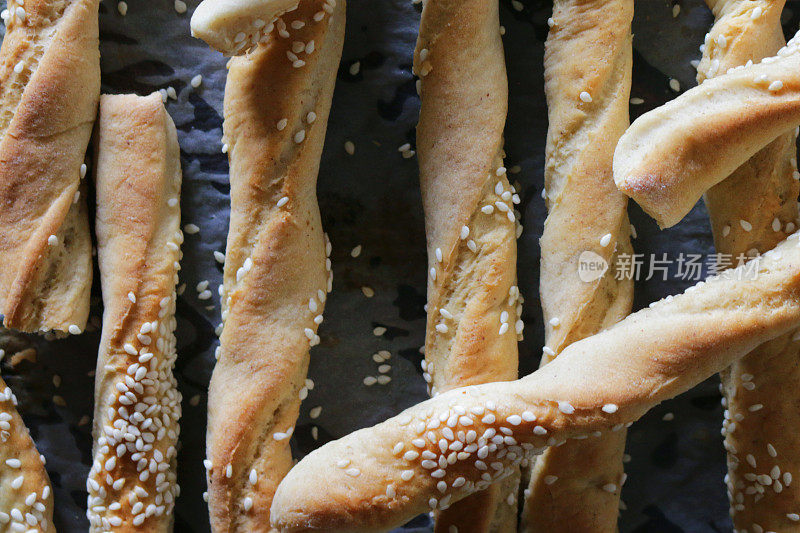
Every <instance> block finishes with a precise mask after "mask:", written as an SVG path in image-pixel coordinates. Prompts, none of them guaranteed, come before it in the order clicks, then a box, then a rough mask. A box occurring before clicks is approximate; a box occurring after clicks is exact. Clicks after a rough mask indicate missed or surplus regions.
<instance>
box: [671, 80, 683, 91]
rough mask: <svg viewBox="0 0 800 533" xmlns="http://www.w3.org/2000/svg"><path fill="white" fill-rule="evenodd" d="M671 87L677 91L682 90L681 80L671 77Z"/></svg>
mask: <svg viewBox="0 0 800 533" xmlns="http://www.w3.org/2000/svg"><path fill="white" fill-rule="evenodd" d="M669 88H670V89H672V90H673V91H675V92H676V93H678V92H680V91H681V82H679V81H678V80H676V79H675V78H670V80H669Z"/></svg>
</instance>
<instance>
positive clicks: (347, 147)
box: [344, 141, 356, 155]
mask: <svg viewBox="0 0 800 533" xmlns="http://www.w3.org/2000/svg"><path fill="white" fill-rule="evenodd" d="M344 151H345V152H347V154H348V155H353V154H355V153H356V145H355V144H353V141H345V142H344Z"/></svg>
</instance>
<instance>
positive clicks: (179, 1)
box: [175, 0, 186, 14]
mask: <svg viewBox="0 0 800 533" xmlns="http://www.w3.org/2000/svg"><path fill="white" fill-rule="evenodd" d="M175 11H177V12H178V13H179V14H183V13H186V2H184V1H183V0H175Z"/></svg>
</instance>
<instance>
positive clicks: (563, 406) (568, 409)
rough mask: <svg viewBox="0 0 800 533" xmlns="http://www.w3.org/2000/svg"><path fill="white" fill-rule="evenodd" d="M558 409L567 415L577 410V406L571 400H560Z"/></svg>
mask: <svg viewBox="0 0 800 533" xmlns="http://www.w3.org/2000/svg"><path fill="white" fill-rule="evenodd" d="M558 410H559V411H561V412H562V413H564V414H565V415H571V414H572V413H574V412H575V408H574V407H572V404H570V403H569V402H558Z"/></svg>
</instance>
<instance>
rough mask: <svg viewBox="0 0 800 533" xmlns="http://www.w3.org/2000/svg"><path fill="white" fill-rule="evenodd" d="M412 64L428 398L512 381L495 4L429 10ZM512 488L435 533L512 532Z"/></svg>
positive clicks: (513, 343) (432, 2) (441, 4)
mask: <svg viewBox="0 0 800 533" xmlns="http://www.w3.org/2000/svg"><path fill="white" fill-rule="evenodd" d="M414 59H415V68H414V71H415V73H416V74H417V75H418V76H420V89H421V91H420V94H421V99H422V107H421V109H420V120H419V126H418V129H417V154H418V158H419V166H420V182H421V187H422V201H423V206H424V208H425V224H426V233H427V236H428V264H429V267H430V272H429V275H428V307H427V313H428V321H427V329H426V331H427V335H426V339H425V364H424V365H423V366H424V368H423V370H424V376H425V379H426V381H427V382H428V384H429V392H430V393H431V394H432V395H434V396H435V395H437V394H439V393H441V392H445V391H448V390H450V389H453V388H456V387H461V386H465V385H473V384H478V383H485V382H488V381H509V380H513V379H516V378H517V335H518V334H521V333H522V323H521V322H520V321H518V309H517V308H518V306H521V305H522V304H521V301H520V300H519V290H518V288H517V286H516V277H517V274H516V259H517V243H516V231H517V225H518V223H517V217H516V215H515V213H514V205H515V204H514V199H516V201H519V198H518V197H517V196H515V194H516V191H515V190H514V188H513V187H511V186H510V185H509V183H508V179H507V176H506V170H505V167H504V166H503V153H502V151H503V128H504V126H505V119H506V113H507V109H508V83H507V81H506V71H505V59H504V57H503V44H502V42H501V38H500V20H499V13H498V3H497V1H494V0H493V1H485V0H466V1H463V0H428V1H427V2H426V3H425V7H424V8H423V11H422V19H421V22H420V31H419V38H418V40H417V47H416V52H415V58H414ZM487 211H488V212H487ZM512 485H513V484H510V483H508V484H506V486H505V491H503V490H502V489H503V488H504V487H503V486H502V484H496V485H493V486H492V487H490V488H488V489H487V490H486V491H484V492H482V493H480V494H476V495H475V496H473V497H470V498H465V499H464V500H462V501H460V502H458V503H457V504H456V505H454V506H453V508H451V509H444V508H443V509H441V510H440V512H439V516H438V517H437V520H436V528H435V529H436V531H443V532H448V531H452V529H451V528H453V527H455V528H457V529H458V531H460V532H462V533H465V532H470V531H474V532H482V531H516V515H517V509H516V505H515V503H516V489H517V487H516V485H513V486H512ZM509 496H511V502H512V503H511V504H509Z"/></svg>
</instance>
